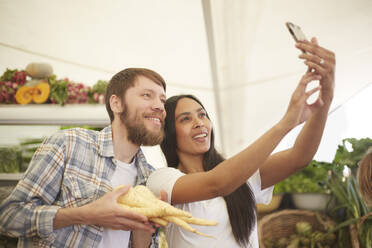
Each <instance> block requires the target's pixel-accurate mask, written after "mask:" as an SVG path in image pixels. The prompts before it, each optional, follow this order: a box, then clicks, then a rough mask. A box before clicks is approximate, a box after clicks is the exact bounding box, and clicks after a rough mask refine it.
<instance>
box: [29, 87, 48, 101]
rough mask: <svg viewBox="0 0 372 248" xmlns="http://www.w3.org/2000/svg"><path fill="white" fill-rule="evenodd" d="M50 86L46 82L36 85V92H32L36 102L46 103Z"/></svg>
mask: <svg viewBox="0 0 372 248" xmlns="http://www.w3.org/2000/svg"><path fill="white" fill-rule="evenodd" d="M49 93H50V86H49V84H48V83H46V82H42V83H39V84H37V85H36V86H35V87H34V92H33V94H32V100H33V101H34V103H44V102H46V100H48V98H49Z"/></svg>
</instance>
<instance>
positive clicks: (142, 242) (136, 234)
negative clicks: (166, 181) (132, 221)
mask: <svg viewBox="0 0 372 248" xmlns="http://www.w3.org/2000/svg"><path fill="white" fill-rule="evenodd" d="M160 200H162V201H165V202H168V195H167V193H166V192H165V191H164V190H161V191H160ZM153 225H154V226H155V227H160V225H159V224H156V223H153ZM151 238H152V235H151V233H149V232H145V231H142V230H135V231H133V232H132V247H133V248H145V247H149V245H150V243H151Z"/></svg>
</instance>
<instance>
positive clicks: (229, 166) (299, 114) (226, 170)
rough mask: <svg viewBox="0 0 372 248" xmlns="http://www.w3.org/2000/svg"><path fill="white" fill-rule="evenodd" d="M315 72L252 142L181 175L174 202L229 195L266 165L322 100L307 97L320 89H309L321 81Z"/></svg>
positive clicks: (302, 81)
mask: <svg viewBox="0 0 372 248" xmlns="http://www.w3.org/2000/svg"><path fill="white" fill-rule="evenodd" d="M319 79H320V76H319V75H317V73H315V72H307V73H306V74H305V75H304V76H303V77H302V79H301V81H300V83H299V85H298V86H297V88H296V90H295V91H294V93H293V95H292V98H291V101H290V104H289V107H288V110H287V112H286V114H285V115H284V117H283V118H282V119H281V120H280V121H279V122H278V123H277V124H276V125H275V126H274V127H272V128H271V129H270V130H268V131H267V132H266V133H265V134H264V135H262V136H261V137H260V138H259V139H257V140H256V141H255V142H254V143H253V144H252V145H250V146H249V147H247V148H246V149H244V150H243V151H242V152H240V153H238V154H237V155H235V156H233V157H232V158H230V159H227V160H225V161H223V162H222V163H220V164H219V165H218V166H216V167H215V168H214V169H212V170H210V171H208V172H198V173H192V174H187V175H185V176H182V177H180V178H179V179H178V180H177V181H176V182H175V184H174V187H173V190H172V198H171V201H172V204H176V203H185V202H193V201H200V200H205V199H210V198H214V197H217V196H223V195H227V194H230V193H231V192H233V191H234V190H235V189H237V188H238V187H239V186H240V185H242V184H243V183H245V182H246V180H247V179H248V178H249V177H251V176H252V175H253V173H254V172H256V171H257V169H258V168H259V167H260V166H261V165H262V164H264V162H265V161H266V160H267V158H268V157H269V156H270V154H271V152H272V151H273V150H274V149H275V147H276V146H277V145H278V144H279V142H280V141H281V140H282V138H283V137H284V136H285V135H286V134H287V133H288V132H289V131H290V130H291V129H293V128H294V127H295V126H297V125H298V124H300V123H303V122H304V121H306V120H307V119H308V118H309V117H310V116H311V115H312V113H313V112H314V111H316V110H317V109H319V107H321V105H322V103H321V102H320V101H316V102H315V103H314V104H312V105H309V104H307V103H306V101H307V99H308V98H309V97H310V96H311V95H312V94H313V93H314V92H316V91H318V90H319V88H315V89H313V90H310V91H308V92H306V86H307V85H308V83H310V82H311V81H314V80H319Z"/></svg>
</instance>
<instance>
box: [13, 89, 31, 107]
mask: <svg viewBox="0 0 372 248" xmlns="http://www.w3.org/2000/svg"><path fill="white" fill-rule="evenodd" d="M33 90H34V89H33V87H29V86H27V85H24V86H22V87H20V88H19V89H18V90H17V92H16V96H15V97H16V101H17V102H18V103H19V104H28V103H29V102H31V100H32V94H33Z"/></svg>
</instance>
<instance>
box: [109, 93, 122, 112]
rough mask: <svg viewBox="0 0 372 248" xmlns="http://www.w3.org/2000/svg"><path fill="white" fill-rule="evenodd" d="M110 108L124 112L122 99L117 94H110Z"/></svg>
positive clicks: (113, 110)
mask: <svg viewBox="0 0 372 248" xmlns="http://www.w3.org/2000/svg"><path fill="white" fill-rule="evenodd" d="M110 108H111V110H112V112H113V113H117V114H118V113H121V112H123V106H122V104H121V99H120V98H119V97H118V96H117V95H111V96H110Z"/></svg>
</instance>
